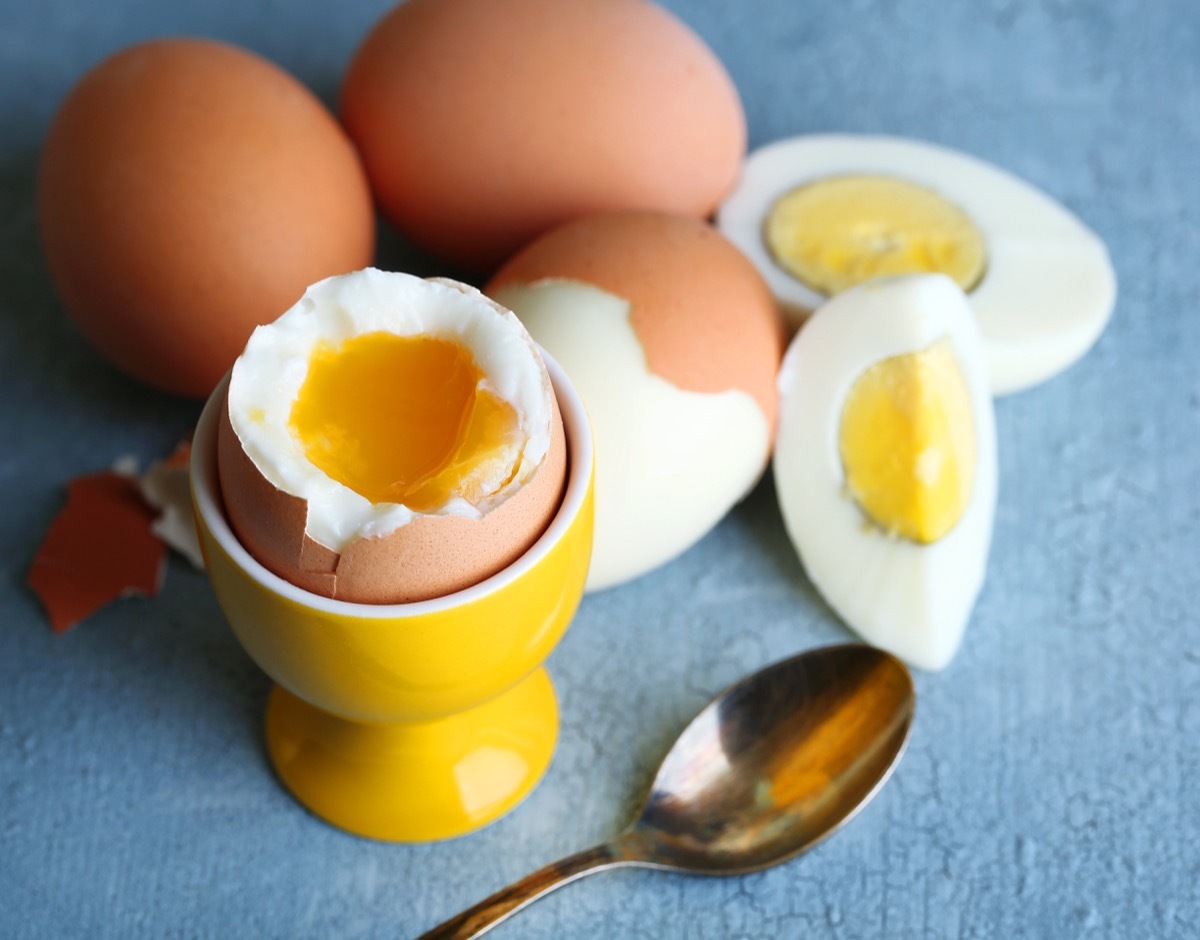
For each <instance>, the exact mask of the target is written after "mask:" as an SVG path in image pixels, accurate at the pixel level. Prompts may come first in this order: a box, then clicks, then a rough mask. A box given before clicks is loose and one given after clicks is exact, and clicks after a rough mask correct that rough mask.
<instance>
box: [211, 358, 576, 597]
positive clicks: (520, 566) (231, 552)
mask: <svg viewBox="0 0 1200 940" xmlns="http://www.w3.org/2000/svg"><path fill="white" fill-rule="evenodd" d="M537 349H538V352H539V354H540V355H541V357H542V360H543V361H544V362H545V364H546V371H547V373H548V374H549V376H550V383H551V387H552V389H553V391H554V394H555V396H556V397H557V399H558V406H559V411H560V413H561V415H562V421H563V430H564V432H565V435H566V445H567V481H566V489H565V492H564V493H563V496H562V499H561V500H560V502H559V505H558V509H557V511H556V512H555V514H554V518H553V519H551V520H550V524H549V525H548V526H546V528H545V530H544V531H543V532H542V533H541V535H539V536H538V538H537V541H535V542H534V544H533V545H532V546H530V547H529V548H528V549H527V550H526V551H525V552H523V553H522V554H521V555H520V556H519V557H518V558H517V559H516V560H515V561H513V562H512V563H511V564H509V565H507V566H506V567H504V568H502V569H501V570H500V571H498V572H496V573H495V574H493V575H491V576H489V577H487V578H485V579H483V580H482V581H479V582H477V583H476V584H473V585H471V586H469V587H466V588H463V589H461V590H459V591H454V592H453V593H450V594H443V595H441V596H439V597H433V598H429V599H427V600H420V601H410V602H407V603H399V604H366V603H356V602H352V601H343V600H337V599H335V598H331V597H325V596H323V595H321V594H315V593H313V592H311V591H306V590H304V589H303V588H301V587H298V586H297V585H295V584H292V583H291V582H290V581H288V580H287V579H286V578H282V577H280V576H279V575H277V574H275V573H274V572H273V571H271V570H270V569H268V568H267V567H265V566H264V565H263V564H262V563H261V562H259V561H258V559H256V558H255V557H254V556H253V555H252V554H251V553H250V552H249V550H248V549H247V548H246V547H245V546H244V545H243V544H242V543H241V541H240V540H239V539H238V537H237V536H236V535H235V534H234V532H233V528H232V526H231V525H230V523H229V518H228V515H227V513H226V510H225V507H224V501H223V498H222V496H221V486H220V481H219V479H218V476H217V427H218V422H219V420H220V407H221V403H222V402H223V401H224V400H225V392H226V389H227V388H228V386H229V376H230V373H229V372H226V373H225V375H224V376H223V377H222V379H221V381H220V382H218V383H217V387H216V388H215V389H214V390H213V392H212V394H211V395H210V396H209V398H208V401H207V402H206V403H205V405H204V408H203V410H202V411H201V413H200V418H199V420H198V421H197V423H196V431H195V434H194V435H193V441H192V452H191V458H190V466H189V471H190V475H191V491H192V500H193V503H194V507H195V511H196V515H197V517H198V519H199V521H200V522H201V524H202V525H203V526H204V527H205V528H206V529H207V530H208V532H209V534H210V535H211V537H212V539H213V540H214V541H215V542H216V543H217V545H218V546H219V547H220V548H221V550H222V551H224V552H225V553H226V554H227V555H228V556H229V557H230V559H231V560H232V561H233V563H234V564H235V565H236V566H237V567H238V568H239V569H241V570H242V571H244V572H245V573H246V574H247V575H248V576H249V577H251V578H252V579H253V580H254V581H255V582H257V583H258V584H259V585H260V586H262V587H264V588H266V589H267V590H268V591H270V592H271V593H273V594H276V595H279V596H281V597H282V598H284V599H286V600H289V601H292V602H293V603H296V604H300V605H302V606H304V607H308V608H311V609H313V610H317V611H320V612H322V613H325V614H330V615H335V616H340V617H358V618H360V619H368V620H394V619H397V618H404V617H417V616H421V615H425V614H434V613H440V612H444V611H447V610H452V609H455V608H458V607H463V606H465V605H468V604H471V603H474V602H476V601H479V600H482V599H483V598H485V597H487V596H489V595H491V594H493V593H495V592H497V591H501V590H503V589H505V588H506V587H508V586H509V585H510V584H512V583H514V582H516V581H517V580H519V579H520V578H521V577H523V576H524V575H526V574H527V573H529V572H531V571H532V570H533V569H534V568H536V567H537V565H538V564H539V563H540V562H541V561H543V560H544V559H545V558H546V556H547V555H548V554H549V553H550V551H551V550H552V549H553V548H554V546H556V545H557V544H558V543H559V542H560V541H561V540H562V539H563V538H564V537H565V536H566V535H567V533H568V531H569V530H570V528H571V527H572V526H573V525H574V524H575V521H576V519H577V518H578V516H579V514H580V512H581V511H582V510H583V508H584V505H585V504H586V502H587V499H588V495H589V493H590V491H591V489H592V486H593V463H594V453H593V440H592V432H591V423H590V421H589V419H588V415H587V409H586V407H585V406H584V404H583V399H582V398H581V397H580V395H579V391H578V390H577V389H576V388H575V386H574V385H573V384H572V383H571V380H570V379H569V378H568V376H567V374H566V372H565V370H564V369H563V368H562V367H561V366H560V365H559V364H558V362H557V361H556V360H555V359H554V357H553V356H551V355H550V354H549V353H548V352H546V350H545V349H543V348H542V347H541V346H540V345H538V346H537Z"/></svg>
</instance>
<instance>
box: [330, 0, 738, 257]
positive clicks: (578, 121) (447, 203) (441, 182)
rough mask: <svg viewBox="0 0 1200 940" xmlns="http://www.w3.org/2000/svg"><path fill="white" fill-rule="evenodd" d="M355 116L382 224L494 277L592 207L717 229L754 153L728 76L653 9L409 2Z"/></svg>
mask: <svg viewBox="0 0 1200 940" xmlns="http://www.w3.org/2000/svg"><path fill="white" fill-rule="evenodd" d="M340 110H341V115H342V120H343V123H344V124H345V126H346V128H347V130H348V131H349V133H350V135H351V137H352V138H353V139H354V141H355V143H356V144H357V145H358V148H359V150H360V151H361V153H362V155H363V160H364V162H365V164H366V168H367V172H368V174H369V176H370V179H371V184H372V188H373V189H374V191H375V194H376V196H377V198H378V200H379V204H380V208H381V209H382V211H383V213H384V215H385V216H386V217H387V218H388V219H389V220H390V221H391V222H392V223H393V224H394V225H395V226H396V227H397V228H398V229H399V230H400V231H401V232H402V233H403V234H404V235H405V236H406V237H407V238H408V239H410V240H411V241H413V242H414V243H416V244H418V245H420V246H422V247H423V248H425V249H426V250H427V251H429V252H431V253H432V254H435V255H437V256H438V257H440V258H441V259H443V260H444V261H447V262H449V263H451V264H453V265H455V266H457V267H460V268H464V269H468V270H471V271H474V272H477V273H483V274H488V273H491V272H493V271H494V270H495V268H496V266H497V265H499V264H500V263H501V262H503V261H504V260H505V259H506V258H508V257H509V256H511V255H512V254H513V253H514V252H516V251H517V250H518V249H519V248H521V247H522V246H523V245H525V244H526V243H527V242H529V241H530V240H531V239H533V238H534V237H535V236H537V235H539V234H541V233H542V232H543V231H545V230H547V229H549V228H551V227H552V226H554V225H557V224H560V223H563V222H566V221H568V220H570V219H573V218H575V217H577V216H580V215H583V214H586V213H591V212H599V211H610V210H623V209H643V208H644V209H659V210H664V211H670V212H676V213H681V214H687V215H694V216H696V217H697V218H706V217H708V216H709V215H710V214H711V213H712V211H713V210H714V209H715V208H716V206H717V203H719V202H720V201H721V199H722V198H724V196H725V195H726V194H727V193H728V192H729V190H730V189H731V188H732V186H733V184H734V181H735V179H736V177H737V173H738V170H739V168H740V165H741V160H742V157H743V156H744V155H745V149H746V126H745V124H746V122H745V116H744V113H743V110H742V104H741V100H740V98H739V96H738V93H737V89H736V88H735V87H734V85H733V82H732V81H731V80H730V78H729V75H728V73H727V72H726V71H725V68H724V66H722V64H721V62H720V61H719V60H718V59H717V57H716V56H715V55H714V54H713V52H712V51H711V50H710V49H709V48H708V46H706V45H705V44H704V42H703V41H702V40H701V39H700V38H699V37H698V36H697V35H696V34H695V33H694V32H693V31H692V30H691V29H689V28H688V27H687V26H686V25H685V24H684V23H683V22H681V21H680V20H679V19H678V18H676V17H675V16H674V15H673V14H671V13H669V12H667V11H666V10H664V9H662V8H661V7H659V6H657V5H655V4H653V3H650V2H647V0H571V2H563V0H407V2H405V3H402V4H399V5H398V6H396V7H395V8H394V9H393V10H392V11H391V12H390V13H388V14H387V15H386V16H384V17H383V18H382V19H381V20H380V21H379V22H378V23H377V24H376V25H375V27H374V28H373V29H372V30H371V32H370V33H369V35H368V36H367V37H366V39H365V40H364V42H363V43H362V45H361V46H360V48H359V49H358V50H357V52H356V53H355V55H354V59H353V61H352V62H351V64H350V67H349V70H348V72H347V74H346V78H345V82H344V85H343V87H342V92H341V104H340Z"/></svg>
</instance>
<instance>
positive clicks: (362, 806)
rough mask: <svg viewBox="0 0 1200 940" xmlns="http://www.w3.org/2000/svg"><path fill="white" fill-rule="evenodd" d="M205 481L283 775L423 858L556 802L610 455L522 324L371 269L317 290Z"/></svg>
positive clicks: (321, 808) (217, 395)
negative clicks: (444, 843) (595, 497)
mask: <svg viewBox="0 0 1200 940" xmlns="http://www.w3.org/2000/svg"><path fill="white" fill-rule="evenodd" d="M384 378H386V379H387V381H386V382H383V381H381V380H382V379H384ZM447 409H448V411H447ZM448 427H449V430H450V432H452V433H450V434H449V435H447V428H448ZM398 429H399V430H398ZM191 478H192V496H193V507H194V510H195V515H196V520H197V528H198V530H199V534H200V537H201V545H202V548H203V553H204V557H205V562H206V566H207V569H208V573H209V577H210V579H211V581H212V584H213V587H214V590H215V593H216V596H217V599H218V602H219V603H220V605H221V607H222V610H223V611H224V613H225V616H226V618H227V619H228V621H229V623H230V626H231V627H232V629H233V631H234V633H235V635H236V636H237V637H238V639H239V641H240V642H241V643H242V645H243V646H244V648H245V649H246V651H247V652H248V653H249V655H250V656H251V657H252V658H253V659H254V660H255V662H257V664H258V665H259V666H260V667H261V668H262V669H263V670H264V671H265V672H266V673H267V674H268V675H269V676H270V677H271V678H272V679H274V681H275V682H276V686H275V688H274V689H273V691H272V693H271V695H270V698H269V701H268V705H267V714H266V741H267V750H268V753H269V756H270V759H271V762H272V764H273V766H274V768H275V770H276V771H277V773H278V775H279V777H280V779H281V780H282V782H283V783H284V785H285V786H286V787H287V788H288V789H289V790H290V791H291V792H292V794H293V795H294V796H295V797H296V798H297V799H298V800H299V801H300V802H301V803H302V804H303V805H304V806H305V807H307V808H308V809H309V810H310V811H312V812H313V813H315V814H316V815H317V816H319V817H321V818H323V819H325V820H326V821H328V822H330V823H332V824H334V825H336V826H339V827H341V828H343V829H346V830H348V831H350V832H353V833H356V834H359V835H363V836H367V837H371V838H375V839H381V840H389V841H402V842H411V841H425V840H433V839H442V838H448V837H452V836H457V835H461V834H464V833H467V832H470V831H472V830H474V829H477V828H479V827H480V826H483V825H485V824H486V823H488V822H491V821H492V820H494V819H496V818H498V817H499V816H501V815H503V814H504V813H506V812H507V811H509V810H510V809H511V808H512V807H513V806H515V805H516V804H517V803H518V802H519V801H520V800H521V799H522V798H523V797H524V796H526V795H527V794H528V793H529V792H530V791H531V790H532V789H533V787H534V786H535V785H536V784H537V782H538V781H539V780H540V778H541V776H542V775H543V773H544V771H545V769H546V768H547V766H548V765H549V762H550V760H551V757H552V755H553V752H554V749H555V745H556V741H557V734H558V708H557V703H556V699H555V694H554V689H553V686H552V684H551V682H550V679H549V676H548V675H547V673H546V670H545V668H544V667H543V666H542V663H543V661H544V660H545V658H546V657H547V656H548V655H549V653H550V651H551V650H552V649H553V648H554V646H555V645H556V644H557V642H558V641H559V639H560V638H561V636H562V634H563V632H564V630H565V629H566V627H567V625H568V624H569V622H570V620H571V618H572V616H573V615H574V612H575V610H576V608H577V606H578V603H579V600H580V598H581V596H582V593H583V585H584V579H585V577H586V572H587V567H588V560H589V557H590V551H591V543H592V486H593V483H592V480H593V457H592V439H591V430H590V426H589V423H588V418H587V414H586V412H585V410H584V407H583V404H582V402H581V400H580V397H579V395H578V393H577V392H576V391H575V389H574V387H573V386H572V385H571V383H570V381H569V380H568V379H567V377H566V376H565V374H564V373H563V371H562V369H561V368H560V367H559V366H558V365H557V364H556V363H555V362H554V361H553V360H552V359H550V358H549V357H544V358H543V357H542V356H541V354H540V351H539V350H538V349H537V347H536V346H535V345H534V344H533V342H532V341H531V340H530V339H529V337H528V334H527V333H526V332H525V331H524V329H523V328H522V327H521V326H520V324H519V322H518V321H517V320H516V319H515V317H513V315H512V314H511V313H510V312H508V311H506V310H504V309H503V308H501V307H499V306H498V305H496V304H494V303H493V302H492V301H490V300H488V299H487V298H485V297H484V296H483V295H482V294H480V293H479V292H478V291H475V290H474V289H473V288H469V287H467V286H466V285H462V284H458V283H457V282H452V281H446V280H436V279H435V280H422V279H418V278H414V277H409V276H407V275H401V274H391V273H384V272H380V271H374V270H371V269H368V270H366V271H361V272H356V273H354V274H350V275H344V276H340V277H335V278H330V279H328V280H326V281H322V282H319V283H318V284H315V285H313V286H312V287H310V288H309V290H308V292H307V293H306V294H305V296H304V298H303V299H302V300H301V301H300V302H299V303H298V304H297V305H296V306H295V307H294V308H292V309H291V310H289V311H288V312H287V313H285V314H284V315H283V316H282V317H281V318H280V319H279V320H277V321H275V322H274V323H272V324H269V325H267V326H265V327H260V328H259V329H258V330H256V332H255V334H254V335H253V336H252V337H251V340H250V342H249V343H248V344H247V347H246V351H245V352H244V353H243V355H242V357H241V358H240V359H239V360H238V362H237V364H235V366H234V368H233V370H232V372H231V374H230V376H228V377H227V378H226V379H225V380H223V381H222V383H221V384H220V386H219V387H218V388H217V390H216V391H215V392H214V393H213V395H212V397H211V398H210V399H209V401H208V403H207V405H206V407H205V409H204V412H203V414H202V416H201V419H200V422H199V424H198V426H197V430H196V434H195V439H194V445H193V451H192V465H191ZM346 480H349V481H350V484H352V485H347V483H346V482H345V481H346ZM358 490H362V491H364V492H365V493H366V494H367V495H363V493H360V492H358ZM393 500H395V501H393ZM404 500H407V504H406V503H405V502H404ZM297 525H299V530H297V529H296V526H297ZM431 557H432V559H433V560H431ZM436 579H441V583H440V585H439V584H435V583H434V581H435V580H436ZM298 582H299V583H298ZM397 598H400V599H397Z"/></svg>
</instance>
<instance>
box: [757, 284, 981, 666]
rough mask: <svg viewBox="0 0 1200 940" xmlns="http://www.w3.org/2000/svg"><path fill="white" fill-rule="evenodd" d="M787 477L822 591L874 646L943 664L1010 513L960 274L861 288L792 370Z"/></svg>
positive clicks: (798, 533)
mask: <svg viewBox="0 0 1200 940" xmlns="http://www.w3.org/2000/svg"><path fill="white" fill-rule="evenodd" d="M779 393H780V408H779V432H778V435H777V437H776V442H775V459H774V475H775V486H776V490H777V492H778V497H779V505H780V508H781V511H782V514H783V519H784V523H785V526H786V528H787V532H788V536H789V538H790V539H791V541H792V544H793V545H794V546H795V548H796V551H797V553H798V554H799V556H800V560H801V562H802V564H803V565H804V568H805V571H806V572H807V573H808V576H809V578H810V580H811V581H812V583H813V585H814V586H815V587H816V588H817V590H818V591H819V592H820V593H821V594H822V595H823V596H824V597H825V599H826V601H828V603H829V604H830V606H831V607H832V608H833V609H834V611H835V612H836V613H837V614H838V615H839V616H840V617H841V618H842V619H843V620H844V621H845V623H846V624H847V625H848V626H849V627H850V628H851V629H853V630H854V631H856V632H857V633H858V634H860V635H861V636H862V637H863V638H864V639H865V640H867V641H868V642H870V643H873V644H875V645H877V646H880V647H882V648H883V649H886V650H888V651H890V652H892V653H894V654H896V655H898V656H900V657H902V658H903V659H906V660H907V661H909V662H910V663H912V664H914V665H916V666H919V667H922V668H925V669H941V668H942V667H944V666H945V665H946V664H947V663H948V662H949V661H950V660H951V658H952V657H953V656H954V654H955V652H956V651H957V649H958V647H959V644H960V642H961V640H962V636H963V632H964V629H965V627H966V624H967V621H968V619H969V618H970V614H971V611H972V609H973V607H974V604H975V600H976V597H977V595H978V593H979V590H980V588H981V586H982V584H983V580H984V575H985V573H986V569H987V559H988V551H989V547H990V544H991V535H992V520H993V517H994V515H995V504H996V463H997V461H996V430H995V419H994V416H993V411H992V399H991V395H990V392H989V389H988V378H987V367H986V361H985V357H984V347H983V343H982V340H981V338H980V335H979V328H978V325H977V323H976V316H975V314H974V312H973V311H972V309H971V305H970V304H969V303H968V301H967V298H966V295H965V294H964V293H963V292H962V290H961V289H960V288H959V287H958V286H957V285H956V284H955V283H954V282H953V281H952V280H951V279H950V278H949V277H947V276H946V275H943V274H918V275H906V276H899V277H896V278H885V279H880V280H876V281H872V282H869V283H867V284H863V285H860V286H857V287H852V288H849V289H848V290H846V291H844V292H843V293H840V294H838V295H837V296H836V297H834V298H833V299H832V300H830V301H828V302H827V303H825V304H823V305H822V306H821V307H819V308H818V309H817V310H816V312H815V313H814V314H813V315H812V317H811V318H810V319H809V321H808V322H807V323H806V324H805V326H804V327H803V329H801V330H800V331H799V333H797V334H796V336H795V337H794V339H793V340H792V342H791V344H790V345H789V346H788V349H787V352H786V354H785V356H784V359H783V364H782V366H781V367H780V372H779Z"/></svg>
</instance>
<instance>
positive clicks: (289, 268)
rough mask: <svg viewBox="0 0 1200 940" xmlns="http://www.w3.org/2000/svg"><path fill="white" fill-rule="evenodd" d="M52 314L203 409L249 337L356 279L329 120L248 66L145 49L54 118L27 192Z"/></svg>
mask: <svg viewBox="0 0 1200 940" xmlns="http://www.w3.org/2000/svg"><path fill="white" fill-rule="evenodd" d="M38 183H39V186H38V215H39V223H40V228H41V236H42V243H43V245H44V248H45V253H46V260H47V263H48V265H49V268H50V273H51V275H52V277H53V280H54V285H55V288H56V289H57V292H58V295H59V297H60V298H61V300H62V303H63V306H64V307H65V308H66V310H67V312H68V313H69V314H70V315H71V317H72V318H73V319H74V320H75V322H76V323H77V324H78V325H79V327H80V329H81V330H82V331H83V333H84V334H85V335H86V336H87V337H88V338H89V339H90V340H91V341H92V343H93V344H94V345H95V346H96V348H97V349H99V351H100V352H101V353H102V354H103V355H104V356H105V357H107V358H108V359H109V360H110V361H111V362H112V363H114V364H115V365H116V366H117V367H118V368H120V369H121V370H123V371H125V372H126V373H128V374H129V375H131V376H133V377H135V378H137V379H140V380H141V381H143V382H146V383H148V384H150V385H152V386H155V387H157V388H159V389H163V390H165V391H169V392H174V393H178V394H181V395H186V396H190V397H195V398H200V397H204V396H206V395H208V393H209V392H211V391H212V389H213V388H214V387H215V386H216V384H217V381H218V380H219V379H220V377H221V376H222V375H223V374H224V373H225V372H226V371H227V370H228V369H229V367H230V366H231V365H233V361H234V359H236V358H237V356H238V353H239V352H240V351H241V349H242V347H243V346H244V345H245V344H246V340H247V338H248V337H249V336H250V333H251V331H252V330H253V329H254V327H255V326H257V325H259V324H261V323H267V322H269V321H271V320H274V319H275V318H276V317H277V316H279V314H280V313H282V312H283V311H284V310H286V309H287V308H288V307H290V306H291V305H292V304H293V303H295V302H296V300H297V299H298V298H299V297H300V295H301V294H302V293H304V289H305V288H306V287H307V286H308V285H309V284H311V283H313V282H314V281H318V280H320V279H321V278H324V277H328V276H330V275H333V274H340V273H343V272H345V271H350V270H356V269H358V268H361V267H363V266H365V265H367V264H369V263H370V261H371V259H372V255H373V252H374V247H375V219H374V209H373V207H372V203H371V195H370V191H369V188H368V186H367V180H366V176H365V175H364V173H363V170H362V165H361V163H360V162H359V159H358V156H357V155H356V153H355V151H354V147H353V146H352V145H351V143H350V141H349V139H348V138H347V137H346V135H345V133H344V132H343V131H342V130H341V128H340V127H339V126H338V124H337V122H336V120H335V119H334V117H333V115H332V114H330V113H329V111H328V109H326V108H325V106H324V105H323V104H322V103H321V102H320V101H319V100H318V99H317V98H316V96H314V95H313V94H312V93H311V92H310V91H309V90H308V89H307V88H305V87H304V86H303V85H302V84H301V83H300V82H299V81H297V80H296V79H295V78H293V77H292V76H290V75H288V74H287V73H286V72H284V71H283V70H281V69H280V68H278V67H277V66H275V65H274V64H272V63H270V62H268V61H266V60H265V59H263V58H261V57H259V56H257V55H254V54H253V53H251V52H248V51H245V50H243V49H239V48H236V47H234V46H230V45H227V44H224V43H219V42H213V41H210V40H203V39H160V40H154V41H150V42H146V43H142V44H140V45H137V46H132V47H130V48H128V49H125V50H123V51H121V52H119V53H117V54H116V55H114V56H112V57H110V58H108V59H106V60H104V61H103V62H101V63H99V64H98V65H97V66H95V67H94V68H93V69H91V70H90V71H89V72H88V73H87V74H86V75H84V76H83V78H82V79H80V81H79V82H78V84H76V85H75V87H74V88H73V89H72V90H71V92H70V93H69V94H68V95H67V97H66V99H65V100H64V101H63V103H62V105H61V107H60V108H59V110H58V113H57V115H56V116H55V118H54V120H53V123H52V124H51V126H50V130H49V132H48V134H47V136H46V140H45V144H44V147H43V150H42V154H41V163H40V167H39V180H38Z"/></svg>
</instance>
